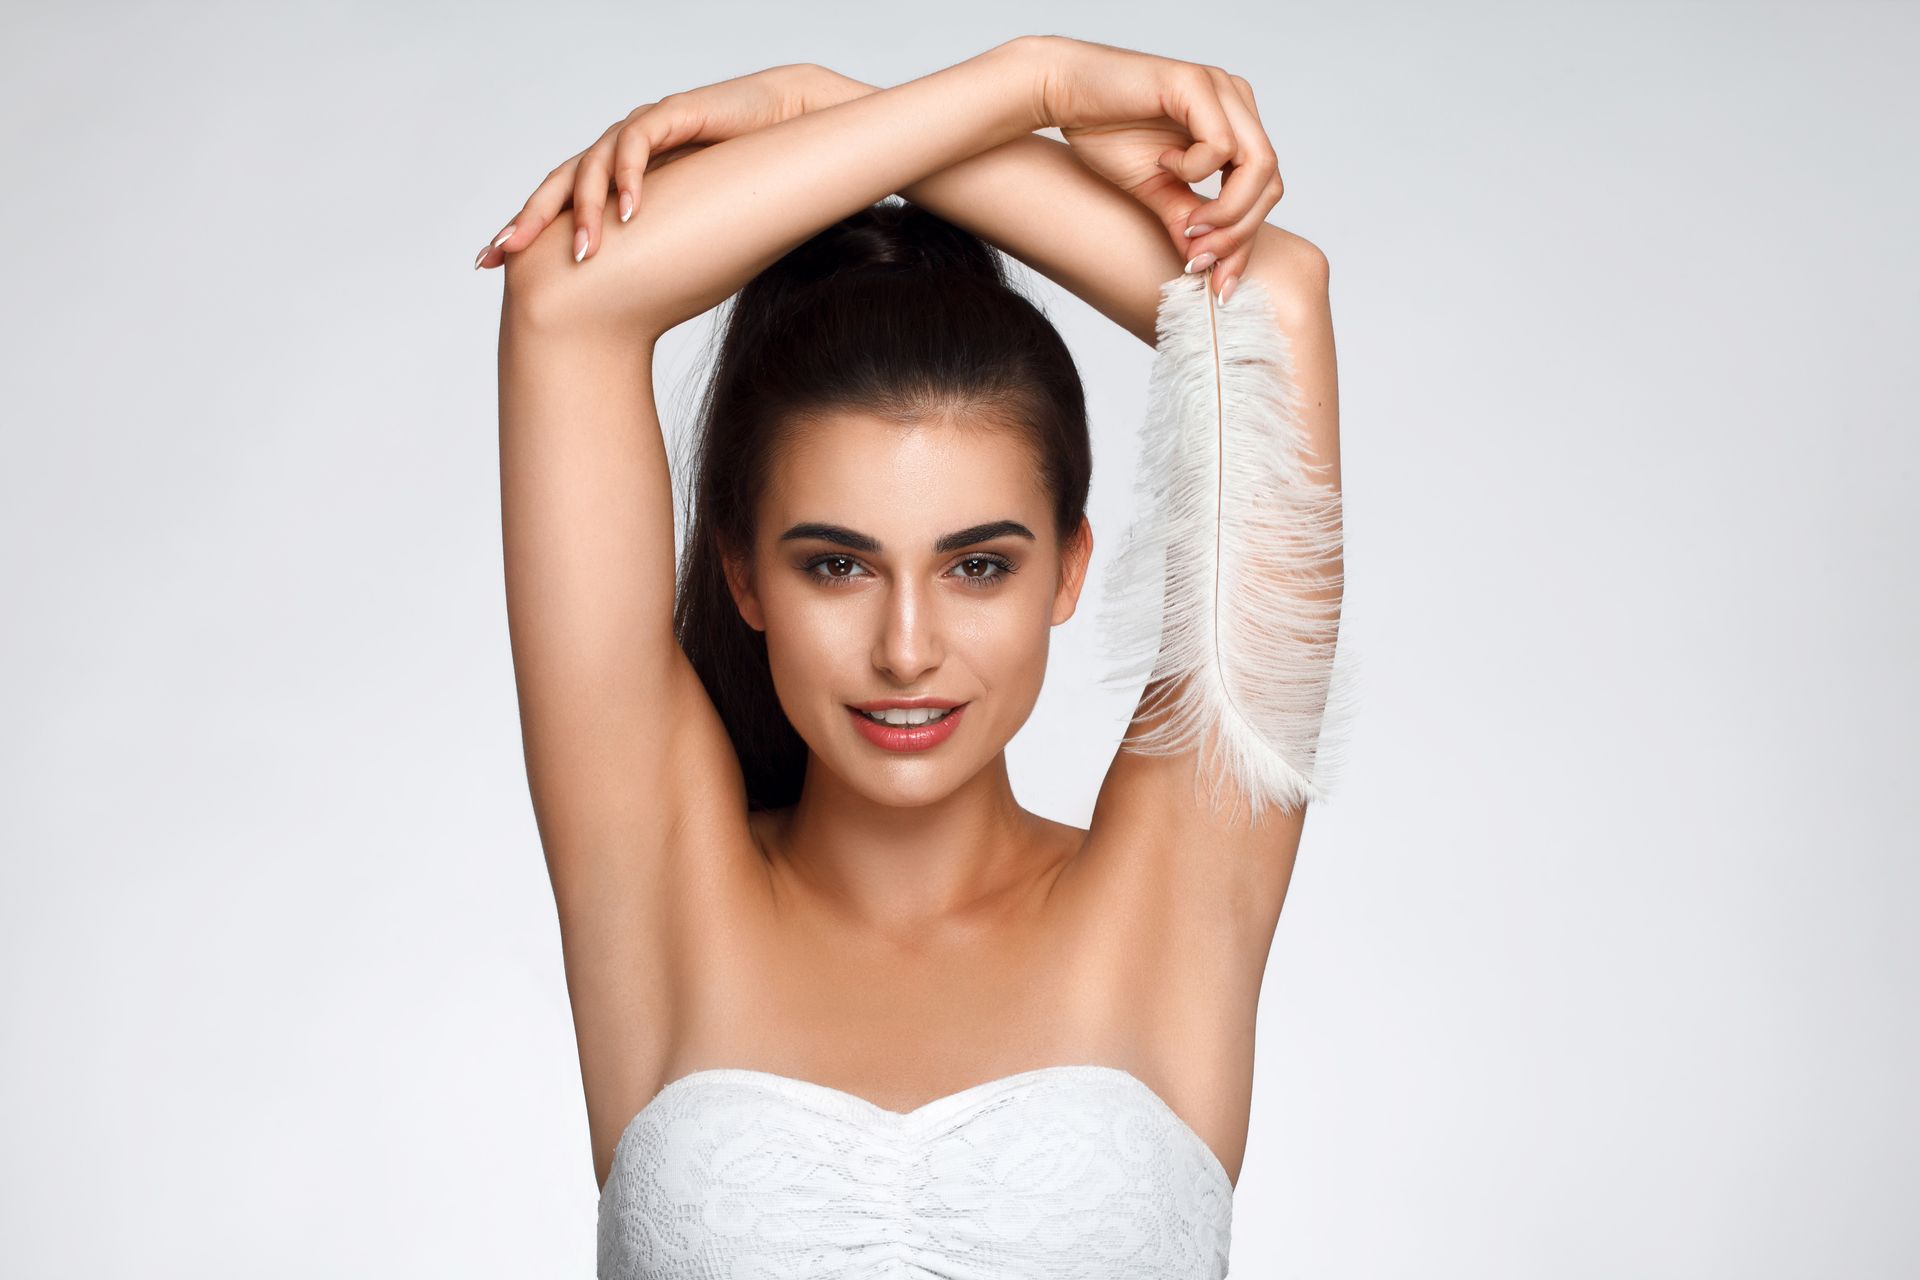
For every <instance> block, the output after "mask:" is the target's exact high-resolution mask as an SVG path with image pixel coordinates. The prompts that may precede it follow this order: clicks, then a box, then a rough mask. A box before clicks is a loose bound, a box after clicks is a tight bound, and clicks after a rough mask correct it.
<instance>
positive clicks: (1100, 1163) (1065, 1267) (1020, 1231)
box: [598, 1065, 1233, 1280]
mask: <svg viewBox="0 0 1920 1280" xmlns="http://www.w3.org/2000/svg"><path fill="white" fill-rule="evenodd" d="M1232 1225H1233V1183H1232V1181H1231V1180H1230V1179H1229V1178H1228V1177H1227V1171H1226V1169H1225V1168H1224V1167H1223V1166H1222V1165H1221V1163H1220V1160H1219V1158H1218V1157H1217V1156H1215V1155H1214V1153H1213V1150H1212V1148H1210V1147H1209V1146H1207V1144H1206V1143H1205V1142H1204V1141H1203V1140H1202V1139H1201V1138H1200V1136H1199V1135H1198V1134H1197V1133H1195V1132H1194V1131H1193V1130H1192V1129H1191V1128H1189V1127H1188V1126H1187V1124H1186V1122H1185V1121H1183V1120H1181V1118H1180V1117H1179V1115H1178V1114H1176V1113H1175V1112H1174V1110H1173V1108H1171V1107H1169V1106H1168V1105H1167V1104H1166V1102H1165V1101H1164V1100H1162V1099H1161V1097H1160V1096H1159V1095H1158V1094H1156V1093H1155V1092H1154V1091H1153V1090H1152V1089H1150V1088H1148V1087H1147V1086H1146V1084H1145V1083H1144V1082H1142V1081H1141V1080H1140V1079H1139V1078H1138V1077H1136V1076H1134V1075H1132V1074H1131V1073H1129V1072H1126V1071H1123V1070H1121V1069H1120V1068H1118V1067H1103V1066H1090V1065H1087V1066H1080V1065H1075V1066H1056V1067H1041V1068H1039V1069H1037V1070H1033V1071H1023V1072H1021V1073H1019V1074H1017V1075H1011V1076H1005V1077H1002V1078H1001V1079H998V1080H989V1081H987V1082H986V1083H984V1084H978V1085H975V1086H973V1087H972V1088H970V1089H963V1090H961V1091H960V1092H959V1093H954V1094H949V1095H947V1096H946V1097H944V1098H936V1099H935V1100H934V1101H932V1102H929V1103H927V1104H926V1105H925V1106H923V1107H919V1108H917V1109H915V1110H913V1111H907V1112H899V1111H889V1110H887V1109H886V1108H884V1107H881V1106H879V1105H877V1104H875V1103H872V1102H868V1101H867V1100H866V1099H864V1098H860V1097H857V1096H855V1095H854V1094H850V1093H846V1092H843V1091H841V1090H839V1089H833V1088H830V1087H828V1086H826V1085H820V1084H813V1083H811V1082H809V1081H805V1080H798V1079H794V1078H792V1077H789V1076H782V1075H773V1074H770V1073H768V1072H765V1071H754V1070H749V1069H746V1068H739V1067H719V1068H711V1069H708V1070H704V1071H695V1072H693V1073H691V1074H689V1075H685V1076H682V1077H680V1078H679V1079H678V1080H674V1081H672V1082H671V1083H669V1084H668V1085H667V1086H666V1087H665V1088H663V1089H661V1090H660V1092H659V1093H657V1094H655V1095H654V1097H653V1100H652V1101H651V1102H649V1103H647V1105H646V1106H644V1107H642V1108H641V1109H640V1113H639V1114H638V1115H636V1116H634V1117H633V1119H632V1121H631V1122H629V1123H628V1125H627V1127H626V1130H625V1131H624V1132H623V1133H622V1134H621V1135H620V1141H619V1143H618V1145H617V1146H616V1147H615V1149H614V1153H613V1167H612V1170H611V1171H610V1172H609V1174H608V1176H607V1184H606V1187H605V1189H604V1190H602V1192H601V1194H600V1206H599V1232H598V1234H599V1242H598V1248H599V1277H600V1280H1069V1278H1070V1277H1071V1278H1073V1280H1219V1278H1220V1277H1223V1276H1225V1275H1226V1274H1227V1244H1228V1240H1229V1237H1230V1235H1231V1230H1232Z"/></svg>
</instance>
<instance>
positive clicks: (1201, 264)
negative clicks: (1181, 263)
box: [1187, 252, 1213, 275]
mask: <svg viewBox="0 0 1920 1280" xmlns="http://www.w3.org/2000/svg"><path fill="white" fill-rule="evenodd" d="M1212 265H1213V254H1212V253H1211V252H1208V253H1203V254H1199V255H1198V256H1196V257H1195V258H1194V259H1193V261H1191V262H1189V263H1187V274H1188V275H1192V274H1193V273H1194V272H1196V271H1205V270H1206V269H1207V268H1208V267H1210V266H1212Z"/></svg>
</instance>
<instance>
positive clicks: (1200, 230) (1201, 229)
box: [1187, 222, 1213, 240]
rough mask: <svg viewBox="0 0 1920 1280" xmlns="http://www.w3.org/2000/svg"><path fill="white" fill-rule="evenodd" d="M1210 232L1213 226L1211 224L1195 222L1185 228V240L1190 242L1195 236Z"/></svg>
mask: <svg viewBox="0 0 1920 1280" xmlns="http://www.w3.org/2000/svg"><path fill="white" fill-rule="evenodd" d="M1211 230H1213V224H1212V223H1211V222H1196V223H1194V224H1193V225H1192V226H1190V227H1188V228H1187V239H1189V240H1191V239H1193V238H1194V237H1195V236H1203V235H1205V234H1207V232H1209V231H1211Z"/></svg>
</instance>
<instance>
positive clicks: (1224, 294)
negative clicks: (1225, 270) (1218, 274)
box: [1220, 276, 1240, 307]
mask: <svg viewBox="0 0 1920 1280" xmlns="http://www.w3.org/2000/svg"><path fill="white" fill-rule="evenodd" d="M1239 283H1240V277H1239V276H1233V277H1230V278H1229V279H1228V280H1227V282H1226V283H1225V284H1223V285H1221V286H1220V305H1221V306H1223V307H1224V306H1226V305H1227V299H1228V298H1231V297H1232V296H1233V286H1235V285H1237V284H1239Z"/></svg>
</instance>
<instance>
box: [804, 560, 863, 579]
mask: <svg viewBox="0 0 1920 1280" xmlns="http://www.w3.org/2000/svg"><path fill="white" fill-rule="evenodd" d="M842 567H845V568H847V569H848V570H849V572H846V573H841V572H839V570H840V569H841V568H842ZM859 567H860V566H859V565H858V564H857V563H856V562H855V561H854V560H853V558H852V557H851V556H821V557H820V558H819V559H817V560H809V561H808V562H807V572H808V573H809V574H812V575H813V576H814V577H816V578H825V579H826V580H828V581H829V582H833V583H841V582H846V581H847V580H848V579H850V578H852V577H853V576H854V575H853V573H852V572H851V570H853V569H857V568H859ZM822 568H826V569H827V570H829V571H828V572H825V573H822V572H820V570H821V569H822Z"/></svg>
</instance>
